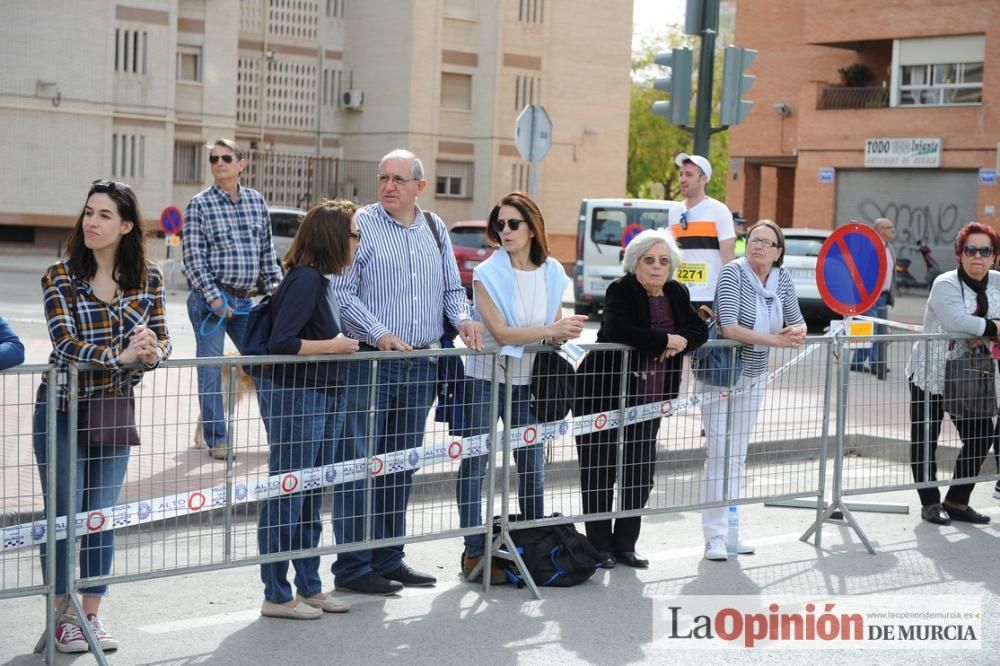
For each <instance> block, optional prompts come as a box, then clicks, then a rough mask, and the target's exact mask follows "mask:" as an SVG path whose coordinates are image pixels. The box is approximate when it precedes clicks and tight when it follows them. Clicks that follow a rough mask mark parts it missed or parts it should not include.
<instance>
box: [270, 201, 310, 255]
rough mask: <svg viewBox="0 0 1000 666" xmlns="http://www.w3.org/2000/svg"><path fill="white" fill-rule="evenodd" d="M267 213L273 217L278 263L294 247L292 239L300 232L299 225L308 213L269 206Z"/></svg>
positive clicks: (274, 241) (297, 209)
mask: <svg viewBox="0 0 1000 666" xmlns="http://www.w3.org/2000/svg"><path fill="white" fill-rule="evenodd" d="M267 213H268V215H270V216H271V241H272V242H273V243H274V251H275V253H276V254H277V256H278V261H281V259H282V257H284V256H285V253H286V252H288V248H290V247H291V246H292V239H293V238H294V237H295V232H297V231H298V230H299V224H300V223H301V222H302V218H303V217H305V215H306V212H305V211H304V210H302V209H300V208H282V207H281V206H268V208H267Z"/></svg>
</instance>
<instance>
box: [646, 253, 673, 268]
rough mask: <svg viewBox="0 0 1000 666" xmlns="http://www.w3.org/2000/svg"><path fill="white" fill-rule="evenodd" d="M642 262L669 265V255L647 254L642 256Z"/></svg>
mask: <svg viewBox="0 0 1000 666" xmlns="http://www.w3.org/2000/svg"><path fill="white" fill-rule="evenodd" d="M642 263H644V264H646V265H647V266H653V265H654V264H657V263H659V264H660V265H661V266H669V265H670V257H653V256H650V255H648V254H647V255H646V256H644V257H643V258H642Z"/></svg>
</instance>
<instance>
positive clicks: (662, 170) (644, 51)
mask: <svg viewBox="0 0 1000 666" xmlns="http://www.w3.org/2000/svg"><path fill="white" fill-rule="evenodd" d="M698 45H699V40H697V39H695V38H692V37H689V36H687V35H685V34H684V33H683V31H682V29H681V27H680V26H671V27H669V28H668V29H667V32H666V33H664V34H662V35H659V36H655V37H650V38H646V39H644V40H642V42H641V43H640V45H639V47H638V48H637V49H636V50H635V51H634V52H633V53H632V90H631V109H630V115H629V140H628V180H627V189H628V194H629V196H632V197H644V198H653V199H676V198H677V197H678V196H680V190H679V182H678V178H677V166H676V165H675V164H674V156H675V155H677V153H681V152H689V151H690V150H691V149H692V139H691V134H690V133H688V132H687V130H684V129H682V128H680V127H676V126H674V125H671V124H670V123H669V122H667V120H666V118H663V117H661V116H657V115H655V114H654V113H653V111H652V106H653V102H655V101H657V100H661V99H663V98H664V94H663V93H662V92H661V91H659V90H655V89H654V88H653V80H654V79H656V78H657V77H658V76H661V75H662V74H663V72H664V71H665V70H663V69H662V68H661V67H658V66H656V65H655V64H654V63H653V58H654V57H655V56H656V54H657V53H660V52H663V51H669V50H670V49H672V48H676V47H680V46H687V47H688V48H691V49H693V50H694V52H695V63H694V73H693V75H694V78H695V80H697V72H698V62H697V60H698ZM722 64H723V62H722V51H721V49H720V50H719V51H718V53H717V54H716V58H715V67H714V68H713V69H714V75H713V80H712V83H713V85H712V88H713V91H712V115H713V117H714V119H715V122H718V113H719V99H720V95H721V91H722ZM695 103H696V100H695V99H693V98H692V100H691V110H692V113H693V112H694V107H695ZM707 157H708V159H709V161H710V162H711V163H712V180H711V181H709V183H708V195H709V196H712V197H715V198H717V199H721V200H725V195H726V179H727V175H728V172H729V135H728V133H727V132H720V133H718V134H714V135H713V136H712V139H711V142H710V144H709V155H707Z"/></svg>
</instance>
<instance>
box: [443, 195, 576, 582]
mask: <svg viewBox="0 0 1000 666" xmlns="http://www.w3.org/2000/svg"><path fill="white" fill-rule="evenodd" d="M486 238H487V240H488V241H489V244H490V245H492V246H494V247H496V248H497V250H496V251H495V252H494V253H493V254H492V256H490V258H489V259H487V260H486V261H484V262H483V263H482V264H480V265H479V266H477V267H476V269H475V271H474V272H473V278H472V279H473V299H474V302H475V306H476V307H475V315H474V316H475V317H476V319H479V320H481V321H482V322H483V323H484V324H485V326H484V330H483V349H484V350H485V351H489V352H494V351H496V350H497V348H499V349H500V364H499V365H498V367H497V368H496V373H497V377H499V378H501V382H502V381H503V379H502V378H503V377H504V368H503V366H504V365H506V366H507V367H508V368H509V369H510V378H511V381H510V385H511V393H512V395H511V423H509V424H507V426H508V427H513V428H516V427H518V426H522V425H528V424H530V423H534V422H535V415H534V411H533V409H532V405H531V367H532V363H533V362H534V356H535V354H534V353H527V352H525V351H524V347H523V346H524V345H528V344H533V343H537V342H541V341H542V340H545V339H547V340H551V341H553V342H564V341H566V340H572V339H573V338H576V337H577V336H579V335H580V333H581V332H582V331H583V322H585V321H586V320H587V318H586V317H582V316H577V315H572V316H569V317H563V316H562V295H563V292H565V291H566V287H567V286H568V285H569V278H568V277H566V271H565V269H563V267H562V264H560V263H559V262H558V261H556V260H555V259H553V258H552V257H550V256H549V246H548V240H547V239H546V237H545V221H544V220H543V219H542V213H541V211H540V210H539V209H538V205H537V204H536V203H535V202H534V201H532V200H531V198H529V197H528V195H526V194H524V193H522V192H511V193H510V194H507V195H506V196H504V197H503V199H501V200H500V203H498V204H497V205H496V206H494V207H493V210H492V211H491V212H490V218H489V223H488V225H487V227H486ZM493 358H494V357H493V356H485V355H479V356H469V357H467V358H466V362H465V376H466V382H465V400H464V404H465V405H466V410H467V413H466V421H465V422H466V426H467V429H466V432H465V433H464V434H465V435H466V436H473V435H480V434H483V433H485V432H488V431H490V430H492V429H493V428H494V427H495V426H496V423H490V422H489V420H490V399H491V397H492V396H491V390H492V384H491V383H490V379H491V377H492V376H493V370H494V368H493ZM499 391H500V393H499V395H498V396H497V399H498V400H499V404H500V405H501V407H500V409H501V416H502V413H503V405H504V401H505V397H506V396H505V384H503V383H501V384H500V385H499ZM488 453H489V452H488V451H484V452H483V453H482V455H479V456H475V457H470V458H465V459H464V460H462V463H461V466H460V467H459V472H458V486H457V489H456V492H457V496H458V497H457V499H458V515H459V523H460V525H461V526H462V527H473V526H476V525H482V524H483V510H482V496H483V493H482V489H483V477H484V476H485V474H486V469H487V467H488V464H489V463H488V461H489V458H488ZM514 461H515V463H516V464H517V499H518V506H519V507H520V510H521V515H522V516H524V518H525V519H528V520H531V519H535V518H541V517H542V516H543V515H544V505H543V491H542V487H543V482H544V479H545V470H544V464H545V447H544V446H543V445H542V444H541V442H536V443H535V444H534V445H532V446H522V447H519V448H517V449H515V450H514ZM485 546H486V539H485V537H484V535H483V534H472V535H469V536H467V537H465V552H463V553H462V573H463V575H465V576H468V575H469V574H470V573H471V572H472V570H473V569H474V568H475V567H476V565H477V564H479V560H480V559H481V558H482V556H483V551H484V550H485ZM493 563H494V564H493V567H492V571H491V572H490V582H491V583H493V584H500V583H503V582H505V581H506V577H505V575H504V573H503V570H502V569H501V568H500V567H499V566H498V564H497V561H496V560H493Z"/></svg>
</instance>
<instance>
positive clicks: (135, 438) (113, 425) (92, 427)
mask: <svg viewBox="0 0 1000 666" xmlns="http://www.w3.org/2000/svg"><path fill="white" fill-rule="evenodd" d="M77 416H78V418H77V421H78V422H79V427H78V428H77V439H78V440H79V442H80V443H81V444H83V445H84V446H138V445H139V428H138V427H136V424H135V398H134V397H132V396H130V395H118V394H116V393H112V392H111V391H106V390H105V391H101V392H100V393H95V394H94V395H92V396H90V397H88V398H84V399H83V400H81V401H80V412H79V414H78V415H77Z"/></svg>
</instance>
